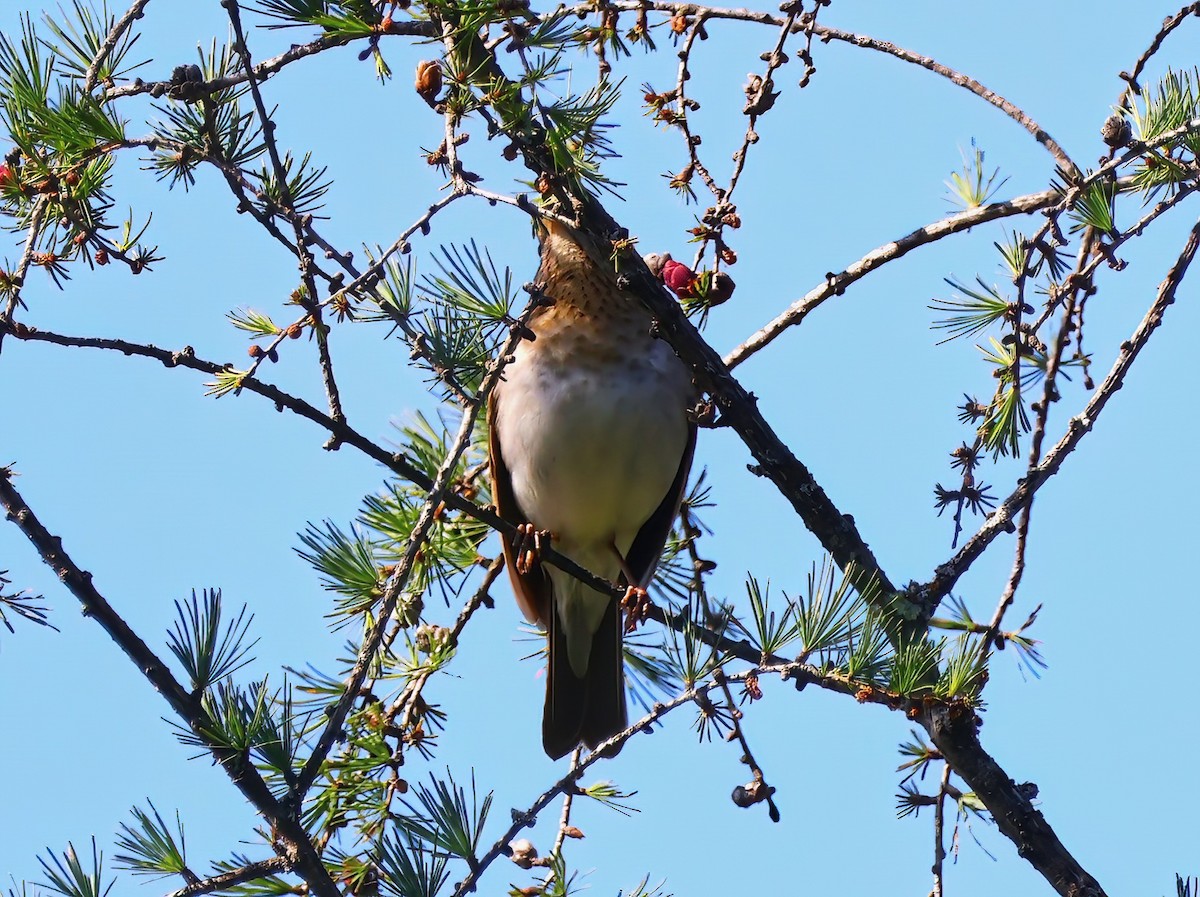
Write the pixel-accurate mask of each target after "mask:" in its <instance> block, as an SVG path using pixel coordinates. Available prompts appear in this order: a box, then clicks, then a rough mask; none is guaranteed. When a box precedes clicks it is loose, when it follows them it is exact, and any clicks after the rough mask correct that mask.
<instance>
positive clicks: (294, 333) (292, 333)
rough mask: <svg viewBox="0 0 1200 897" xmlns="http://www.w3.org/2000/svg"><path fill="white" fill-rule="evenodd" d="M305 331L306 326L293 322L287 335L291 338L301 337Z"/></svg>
mask: <svg viewBox="0 0 1200 897" xmlns="http://www.w3.org/2000/svg"><path fill="white" fill-rule="evenodd" d="M302 333H304V328H303V327H302V326H301V325H299V324H292V325H291V326H290V327H288V329H287V335H288V336H289V337H290V338H291V339H300V335H301V334H302Z"/></svg>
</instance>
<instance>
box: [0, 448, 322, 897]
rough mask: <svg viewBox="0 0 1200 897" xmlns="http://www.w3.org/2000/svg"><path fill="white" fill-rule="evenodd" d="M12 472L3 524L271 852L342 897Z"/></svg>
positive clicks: (299, 834)
mask: <svg viewBox="0 0 1200 897" xmlns="http://www.w3.org/2000/svg"><path fill="white" fill-rule="evenodd" d="M12 476H13V470H12V468H10V467H0V506H3V507H4V509H5V511H6V513H7V518H8V519H9V520H10V521H12V522H13V523H15V524H16V525H17V528H18V529H20V530H21V532H23V533H24V534H25V536H26V537H27V538H28V539H29V541H30V542H32V543H33V546H34V548H36V549H37V552H38V554H39V555H40V556H41V558H42V560H43V561H45V563H46V564H47V566H49V567H50V569H51V570H53V571H54V573H55V575H56V576H58V578H59V580H60V581H61V582H62V583H63V585H65V586H66V587H67V589H68V590H69V591H70V592H71V594H73V595H74V596H75V597H76V598H78V599H79V602H80V604H82V605H83V610H84V613H85V614H86V615H87V616H89V617H92V618H93V619H94V620H95V621H96V622H97V623H99V624H100V626H101V628H103V629H104V631H105V632H107V633H108V634H109V636H110V637H111V638H112V640H113V641H114V642H116V643H117V646H118V647H119V648H120V649H121V650H122V651H124V652H125V654H126V656H128V657H129V659H130V660H132V661H133V663H134V665H135V666H137V668H138V670H140V671H141V673H142V675H143V676H145V677H146V679H147V680H148V681H149V682H150V684H151V685H152V686H153V687H154V689H155V691H157V692H158V693H159V694H160V695H162V696H163V698H164V699H165V700H166V702H167V703H168V704H169V705H170V706H171V709H172V710H174V711H175V714H176V715H177V716H178V717H179V718H180V719H181V720H182V721H183V722H184V724H185V725H186V726H187V727H188V729H189V730H191V732H192V733H194V734H195V736H196V737H197V738H198V739H200V741H202V742H203V743H205V744H208V745H209V751H210V752H211V753H212V755H213V758H214V759H215V760H216V761H217V763H218V764H219V765H220V766H221V768H222V769H224V770H225V772H226V774H227V775H228V776H229V778H230V779H232V780H233V783H234V785H236V786H237V788H238V790H239V791H241V792H242V794H244V795H245V796H246V799H247V800H249V801H250V803H251V804H253V805H254V807H255V809H257V811H258V812H259V814H260V815H261V816H262V818H263V819H264V820H266V821H267V822H268V823H270V825H271V831H272V833H273V835H274V842H275V844H274V846H275V848H276V850H278V851H279V853H280V856H281V857H282V858H283V859H284V862H285V863H286V864H287V866H288V868H289V869H291V870H292V871H294V872H296V873H297V874H298V875H300V876H302V877H303V878H304V880H305V881H306V882H308V884H309V885H310V886H311V888H312V890H313V892H314V893H315V894H317V895H318V897H341V895H340V893H339V891H338V888H337V886H336V885H335V884H334V883H333V880H332V879H331V878H330V877H329V873H328V871H326V869H325V866H324V864H323V863H322V862H321V858H320V856H319V855H318V854H317V851H316V849H315V848H314V847H313V844H312V842H311V841H310V840H309V837H308V833H307V832H306V831H305V830H304V827H303V826H302V825H301V824H300V822H299V821H298V820H297V818H296V817H295V816H294V815H293V814H291V813H288V812H286V811H285V810H284V808H283V807H282V806H281V805H280V803H279V801H277V800H276V799H275V796H274V795H273V794H272V793H271V789H270V788H269V787H268V786H267V783H266V782H265V781H264V780H263V778H262V776H260V775H259V774H258V771H257V770H256V769H255V768H254V765H253V764H252V763H251V762H250V761H249V759H248V758H246V757H244V756H242V755H240V754H235V753H233V752H231V751H229V750H222V749H221V748H219V747H217V746H215V745H213V744H212V743H211V742H210V741H209V740H208V738H207V737H206V736H205V719H204V713H203V711H202V710H201V707H200V702H199V699H198V698H197V697H196V696H193V695H191V694H189V693H188V692H187V691H186V690H185V689H184V688H183V686H182V685H180V684H179V681H178V680H177V679H176V678H175V676H174V675H173V674H172V673H171V671H170V670H169V669H168V668H167V665H166V664H165V663H163V662H162V660H161V659H160V658H159V657H158V655H156V654H155V653H154V651H152V650H151V649H150V647H149V646H148V645H147V644H146V643H145V642H144V641H142V639H141V637H140V636H138V635H137V633H135V632H134V631H133V630H132V629H131V628H130V627H129V624H128V623H126V622H125V620H124V618H122V617H121V615H120V614H118V613H117V612H116V610H114V609H113V607H112V605H111V604H109V603H108V601H107V599H105V598H104V596H103V595H101V594H100V592H99V591H98V590H97V589H96V587H95V586H94V585H93V584H92V575H91V574H90V573H88V572H87V571H85V570H82V569H80V568H79V567H78V566H77V565H76V563H75V562H74V561H73V560H72V559H71V557H70V555H68V554H67V552H66V551H65V550H64V549H63V547H62V540H61V539H60V538H58V537H57V536H52V535H51V534H50V532H49V531H48V530H47V529H46V528H45V526H43V525H42V523H41V521H40V520H38V518H37V516H36V515H35V514H34V513H33V510H32V509H31V508H30V507H29V505H28V504H26V502H25V499H24V498H22V497H21V494H20V493H19V492H18V491H17V490H16V488H15V487H14V486H13V484H12Z"/></svg>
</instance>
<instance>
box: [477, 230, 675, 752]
mask: <svg viewBox="0 0 1200 897" xmlns="http://www.w3.org/2000/svg"><path fill="white" fill-rule="evenodd" d="M537 281H538V283H539V285H540V286H541V290H542V294H543V297H544V304H543V305H541V306H539V307H538V308H537V309H535V311H534V312H533V313H532V315H531V317H530V318H529V320H528V328H529V330H530V331H531V334H530V335H531V336H532V339H527V340H522V341H521V343H520V344H519V346H518V347H517V349H516V351H515V352H514V353H513V358H512V360H511V361H510V363H509V364H508V365H507V367H506V368H505V369H504V379H503V380H502V381H501V383H500V384H499V385H498V386H497V388H496V389H495V391H494V392H493V393H492V396H491V400H490V404H489V407H488V427H489V449H490V457H491V472H492V483H493V500H494V501H495V503H496V507H497V509H498V510H499V512H500V514H501V515H502V516H504V517H505V518H507V519H509V520H511V521H519V522H522V523H528V524H531V525H532V527H533V528H536V529H537V530H538V531H547V532H549V533H550V536H551V539H552V544H553V546H554V548H555V550H557V551H558V552H560V553H561V554H563V555H565V556H566V557H568V558H570V559H571V560H572V561H575V562H576V563H577V564H579V565H580V566H582V567H584V568H586V569H587V570H590V571H591V572H593V573H595V574H597V575H599V576H601V577H603V578H604V579H605V580H608V581H610V582H619V583H622V584H625V585H627V586H630V587H637V588H644V587H645V586H646V585H647V584H648V583H649V581H650V579H651V577H652V576H653V574H654V569H655V567H656V566H657V564H658V560H659V556H660V555H661V554H662V550H663V546H664V544H665V543H666V540H667V536H668V535H669V534H670V530H671V524H672V521H673V519H674V517H675V514H676V513H677V512H678V510H679V504H680V501H681V500H682V497H683V493H684V489H685V488H686V485H687V477H688V471H689V470H690V468H691V463H692V454H693V451H694V448H695V444H696V427H695V424H694V423H693V422H691V421H689V418H688V405H689V403H690V399H691V397H692V394H693V387H692V379H691V373H690V371H689V370H688V368H687V366H686V365H684V363H683V362H682V361H681V360H680V359H679V358H678V356H676V355H675V353H674V351H673V350H672V349H671V347H670V346H669V345H668V344H667V343H666V342H664V341H663V340H661V339H657V338H656V337H655V335H654V333H653V332H652V322H651V318H650V316H649V314H648V313H647V312H646V310H645V309H644V308H643V307H642V306H641V304H640V303H639V302H638V300H637V299H636V298H635V297H634V296H632V295H631V294H629V293H626V292H622V290H621V289H620V288H619V287H618V284H617V277H616V274H615V272H614V271H613V267H612V263H611V262H610V261H608V260H607V259H604V258H598V257H595V256H592V255H589V253H588V252H587V251H586V250H585V249H584V247H583V246H582V245H581V244H580V242H579V241H578V240H576V238H575V237H574V236H573V234H572V231H571V229H570V228H569V227H567V226H566V225H564V224H562V223H561V222H557V221H554V220H550V219H547V220H546V222H545V224H544V225H543V232H542V234H541V266H540V268H539V270H538V276H537ZM503 541H504V553H505V558H506V560H507V566H508V570H509V574H510V577H511V579H512V583H513V590H514V592H515V593H516V599H517V604H518V605H519V606H520V609H521V611H522V612H523V613H524V615H525V617H526V618H527V619H528V620H529V621H530V622H533V623H538V624H540V625H541V626H542V627H543V628H545V630H546V631H547V633H548V642H549V670H548V674H547V677H546V705H545V712H544V716H543V720H542V744H543V747H544V748H545V750H546V753H547V754H548V755H549V756H550V757H552V758H555V759H557V758H559V757H561V756H563V755H564V754H566V753H568V752H569V751H571V750H573V749H574V748H575V747H576V746H577V745H579V743H580V742H583V743H584V744H586V745H587V746H588V747H589V748H595V747H596V746H597V745H598V744H600V743H601V742H602V741H604V740H606V739H607V738H609V737H610V736H612V735H614V734H615V733H617V732H620V731H621V730H622V729H624V728H625V727H626V726H627V714H626V708H625V681H624V679H625V677H624V661H623V654H622V632H623V628H624V627H623V625H622V620H621V614H620V613H619V608H618V606H617V601H616V600H614V599H613V598H611V597H610V595H609V594H607V593H602V592H598V591H596V590H594V589H592V588H591V587H590V586H588V585H585V584H584V583H583V582H582V581H580V580H579V579H577V578H575V577H574V576H571V575H570V574H568V573H566V572H564V571H562V570H560V569H558V568H557V567H555V566H553V565H551V564H548V563H547V564H536V565H532V566H530V565H528V564H524V563H521V562H520V561H521V559H520V558H519V557H518V556H517V555H518V551H519V548H518V546H517V545H516V544H515V542H516V540H514V539H513V538H510V537H505V538H504V540H503Z"/></svg>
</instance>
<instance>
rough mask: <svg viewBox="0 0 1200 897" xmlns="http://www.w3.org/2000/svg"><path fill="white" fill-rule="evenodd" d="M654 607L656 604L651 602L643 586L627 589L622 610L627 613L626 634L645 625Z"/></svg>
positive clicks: (622, 600) (622, 602)
mask: <svg viewBox="0 0 1200 897" xmlns="http://www.w3.org/2000/svg"><path fill="white" fill-rule="evenodd" d="M653 607H654V602H653V601H651V600H650V595H649V594H648V593H647V592H646V590H645V589H643V588H642V587H641V586H630V587H629V588H627V589H626V590H625V597H624V598H622V599H621V610H622V611H624V613H625V632H626V634H628V633H630V632H633V630H635V629H637V627H639V626H641V625H642V624H643V623H645V622H646V619H647V618H648V617H649V616H650V610H651V609H652V608H653Z"/></svg>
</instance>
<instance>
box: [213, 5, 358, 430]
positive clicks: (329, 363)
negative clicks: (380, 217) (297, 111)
mask: <svg viewBox="0 0 1200 897" xmlns="http://www.w3.org/2000/svg"><path fill="white" fill-rule="evenodd" d="M221 5H222V6H224V7H225V10H226V12H228V13H229V22H230V24H231V25H232V26H233V34H234V40H235V42H236V43H235V49H236V51H237V52H238V55H240V56H241V58H242V66H243V69H244V70H245V74H246V81H247V83H248V84H249V85H250V95H251V97H253V99H254V108H255V110H256V111H257V112H258V120H259V121H260V122H261V123H262V137H263V143H264V144H265V145H266V148H267V154H268V155H269V156H270V159H271V167H272V168H273V169H274V172H275V181H276V186H277V187H278V189H279V200H280V204H281V205H282V206H283V207H284V208H285V209H287V210H288V211H289V212H290V213H291V215H290V216H289V217H290V218H291V220H292V227H293V229H294V231H295V234H296V257H297V259H299V263H300V277H301V279H302V280H303V282H304V286H305V289H306V291H307V295H305V296H302V297H301V301H300V305H301V306H302V307H303V308H304V310H305V311H306V312H308V314H309V317H311V318H312V329H313V333H314V334H315V335H316V340H317V357H318V360H319V363H320V367H321V382H322V384H323V385H324V387H325V397H326V399H327V400H328V402H329V416H330V417H332V418H333V419H334V420H345V419H346V415H345V412H343V411H342V399H341V396H340V395H339V393H338V385H337V379H336V378H335V377H334V375H333V358H332V356H331V355H330V353H329V330H328V328H327V327H325V325H324V324H323V323H322V321H321V305H320V302H319V300H318V299H317V284H316V280H315V279H314V278H313V274H312V264H313V257H312V253H311V252H310V251H309V249H308V243H307V242H306V241H305V239H304V228H303V227H302V226H301V225H300V222H299V221H298V220H297V219H298V216H297V215H296V209H295V206H294V204H293V200H292V191H291V187H290V185H289V184H288V171H287V168H286V167H285V166H284V164H283V159H282V157H281V156H280V155H279V145H278V144H277V143H276V140H275V122H274V120H273V119H272V118H271V117H270V115H269V114H268V113H267V106H266V103H264V102H263V97H262V91H261V90H260V89H259V86H258V82H259V78H258V75H257V73H256V72H255V70H254V65H253V62H252V61H251V59H250V45H249V44H247V43H246V33H245V31H244V30H243V29H242V15H241V7H240V6H239V4H238V0H221ZM326 448H330V449H333V448H337V442H336V440H331V441H330V442H329V443H328V444H327V445H326Z"/></svg>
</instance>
